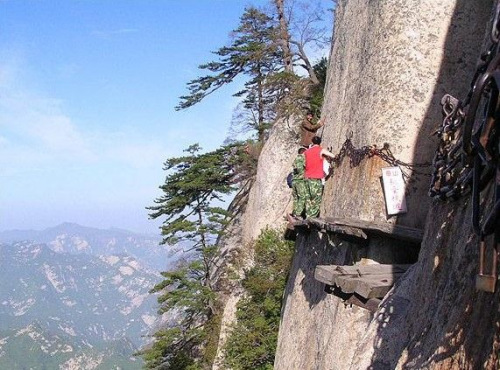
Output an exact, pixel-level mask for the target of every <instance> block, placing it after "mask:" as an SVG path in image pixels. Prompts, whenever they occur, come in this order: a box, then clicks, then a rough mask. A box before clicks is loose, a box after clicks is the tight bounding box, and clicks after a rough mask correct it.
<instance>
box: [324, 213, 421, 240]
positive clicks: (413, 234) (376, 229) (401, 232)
mask: <svg viewBox="0 0 500 370" xmlns="http://www.w3.org/2000/svg"><path fill="white" fill-rule="evenodd" d="M324 222H325V223H327V224H331V225H341V226H348V227H353V228H358V229H362V230H364V231H365V232H373V233H376V234H381V235H384V236H388V237H392V238H395V239H400V240H406V241H410V242H413V243H421V242H422V239H423V236H424V232H423V230H420V229H415V228H412V227H407V226H401V225H393V224H388V223H383V222H375V221H363V220H357V219H352V218H333V217H326V218H325V219H324Z"/></svg>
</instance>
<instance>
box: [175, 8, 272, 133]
mask: <svg viewBox="0 0 500 370" xmlns="http://www.w3.org/2000/svg"><path fill="white" fill-rule="evenodd" d="M276 32H277V31H276V27H275V24H274V22H273V21H272V19H271V18H270V17H269V16H267V15H266V14H265V13H263V12H261V11H260V10H258V9H257V8H254V7H249V8H247V9H245V12H244V13H243V15H242V16H241V18H240V25H239V27H238V28H237V29H236V30H234V31H233V32H232V36H233V41H232V43H231V45H229V46H224V47H222V48H220V49H219V50H217V51H216V52H215V53H214V54H215V55H217V56H218V57H219V59H218V60H216V61H212V62H210V63H206V64H202V65H200V66H199V68H200V69H202V70H207V71H209V73H210V74H208V75H206V76H202V77H199V78H197V79H195V80H192V81H190V82H188V88H189V95H185V96H181V101H180V103H179V105H178V106H177V109H184V108H188V107H191V106H192V105H194V104H197V103H199V102H200V101H201V100H202V99H204V98H205V97H207V96H208V95H210V94H212V93H213V92H215V91H216V90H218V89H219V88H221V87H222V86H224V85H227V84H229V83H231V82H233V80H234V79H235V78H236V77H237V76H240V75H245V76H247V77H248V80H247V82H246V83H245V84H244V88H243V89H242V90H240V91H238V92H237V93H236V94H235V95H234V96H237V97H243V105H244V107H245V108H246V109H248V110H249V111H252V112H254V115H253V117H252V119H251V120H249V121H248V122H247V123H248V125H249V126H251V127H253V128H254V129H255V130H257V133H258V137H259V139H262V138H263V135H264V131H265V123H266V122H267V121H269V119H272V117H269V115H270V114H271V112H272V111H271V110H269V109H268V107H269V104H270V101H269V100H270V99H272V97H270V96H269V95H267V94H266V91H265V80H266V78H267V76H269V75H270V74H272V73H274V72H276V71H277V70H278V69H279V68H280V61H281V57H280V51H279V48H278V47H277V45H276V44H275V43H274V40H275V38H276V37H275V33H276Z"/></svg>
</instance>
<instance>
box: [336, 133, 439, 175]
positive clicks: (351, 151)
mask: <svg viewBox="0 0 500 370" xmlns="http://www.w3.org/2000/svg"><path fill="white" fill-rule="evenodd" d="M351 138H352V132H351V133H350V134H349V135H348V137H347V138H346V140H345V141H344V144H342V147H341V148H340V151H339V152H338V154H337V155H335V158H333V159H332V160H331V162H332V163H333V164H334V166H333V167H339V166H340V164H341V163H342V161H343V160H344V158H346V157H348V158H349V165H350V167H351V168H353V167H357V166H359V165H360V164H361V162H362V161H363V160H364V159H365V158H371V157H375V156H377V157H380V158H381V159H382V160H383V161H385V162H386V163H388V164H390V165H391V166H399V167H403V168H404V169H407V170H408V171H412V172H413V173H417V174H423V175H429V174H428V173H425V172H421V171H417V170H416V168H425V167H430V166H431V163H406V162H403V161H401V160H399V159H397V158H396V157H394V155H393V154H392V152H391V150H390V148H389V144H388V143H384V145H383V146H382V148H379V147H377V146H376V145H365V146H362V147H361V148H356V147H355V146H354V144H353V143H352V140H351ZM329 150H330V151H331V149H330V148H329ZM403 175H404V176H405V177H406V178H408V177H409V174H408V173H406V172H405V171H403Z"/></svg>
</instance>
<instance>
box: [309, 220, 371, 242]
mask: <svg viewBox="0 0 500 370" xmlns="http://www.w3.org/2000/svg"><path fill="white" fill-rule="evenodd" d="M307 221H308V222H309V224H310V225H313V226H315V227H317V228H319V229H324V230H327V231H330V232H333V233H336V234H342V235H349V236H354V237H357V238H361V239H368V236H367V235H366V233H365V232H364V231H363V230H362V229H360V228H356V227H350V226H345V225H335V224H332V223H328V222H326V221H325V220H323V219H321V218H308V219H307Z"/></svg>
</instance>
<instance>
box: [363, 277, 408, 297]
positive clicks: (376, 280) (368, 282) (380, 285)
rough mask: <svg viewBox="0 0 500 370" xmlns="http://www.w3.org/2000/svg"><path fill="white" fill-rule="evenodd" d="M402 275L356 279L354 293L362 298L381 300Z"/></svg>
mask: <svg viewBox="0 0 500 370" xmlns="http://www.w3.org/2000/svg"><path fill="white" fill-rule="evenodd" d="M401 276H403V274H393V275H374V276H370V277H366V278H358V279H357V280H358V285H357V286H356V290H355V292H356V293H357V294H359V295H360V296H361V297H363V298H367V299H369V298H381V297H383V296H385V295H386V294H387V293H388V292H389V290H391V288H392V286H393V285H394V283H395V282H396V281H398V280H399V278H400V277H401Z"/></svg>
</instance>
